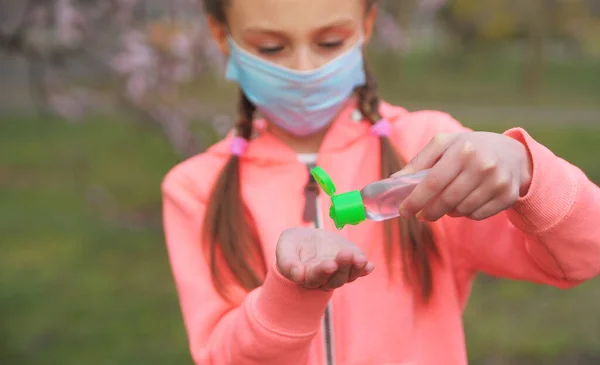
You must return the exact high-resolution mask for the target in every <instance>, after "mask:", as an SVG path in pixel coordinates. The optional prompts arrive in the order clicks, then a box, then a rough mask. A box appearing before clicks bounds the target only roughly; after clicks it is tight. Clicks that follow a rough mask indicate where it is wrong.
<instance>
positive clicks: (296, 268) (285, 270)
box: [277, 256, 305, 284]
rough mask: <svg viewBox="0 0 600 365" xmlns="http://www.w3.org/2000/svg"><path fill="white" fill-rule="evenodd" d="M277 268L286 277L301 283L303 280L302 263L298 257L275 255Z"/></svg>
mask: <svg viewBox="0 0 600 365" xmlns="http://www.w3.org/2000/svg"><path fill="white" fill-rule="evenodd" d="M277 269H278V270H279V272H280V273H281V275H283V276H284V277H285V278H286V279H288V280H291V281H293V282H295V283H298V284H301V283H303V282H304V277H305V270H304V265H303V264H302V262H300V260H299V259H298V257H292V256H287V257H277Z"/></svg>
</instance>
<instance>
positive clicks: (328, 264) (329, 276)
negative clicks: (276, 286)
mask: <svg viewBox="0 0 600 365" xmlns="http://www.w3.org/2000/svg"><path fill="white" fill-rule="evenodd" d="M276 256H277V268H278V269H279V272H280V273H281V274H282V275H283V276H285V277H286V278H288V279H290V280H291V281H293V282H295V283H297V284H299V285H301V286H303V287H305V288H307V289H322V290H332V289H335V288H339V287H341V286H342V285H344V284H346V283H351V282H353V281H354V280H356V279H358V278H359V277H362V276H366V275H368V274H370V273H371V272H372V271H373V269H374V265H373V264H372V263H370V262H369V261H368V260H367V258H366V256H365V255H364V253H363V252H362V251H361V250H360V249H359V248H358V247H357V246H356V245H355V244H353V243H352V242H350V241H348V240H346V239H345V238H343V237H341V236H339V235H337V234H335V233H332V232H328V231H325V230H322V229H308V228H294V229H289V230H286V231H285V232H283V233H282V235H281V237H280V238H279V242H278V243H277V249H276Z"/></svg>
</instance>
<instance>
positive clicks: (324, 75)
mask: <svg viewBox="0 0 600 365" xmlns="http://www.w3.org/2000/svg"><path fill="white" fill-rule="evenodd" d="M226 78H227V79H229V80H233V81H236V82H237V83H238V84H239V85H240V87H241V88H242V90H243V91H244V93H245V94H246V96H247V97H248V99H249V100H250V101H251V102H252V103H253V104H254V105H256V107H257V108H258V110H260V112H261V113H262V114H263V115H264V116H265V118H266V119H267V120H268V121H270V122H272V123H274V124H276V125H278V126H279V127H281V128H283V129H285V130H286V131H288V132H290V133H292V134H294V135H297V136H307V135H310V134H313V133H315V132H317V131H319V130H321V129H323V128H325V127H326V126H327V125H328V124H329V123H331V121H332V120H333V119H334V118H335V117H336V115H337V114H338V113H339V112H340V111H341V109H342V108H343V107H344V105H345V103H346V100H347V99H348V98H349V97H350V96H351V95H352V92H353V90H354V89H355V88H356V87H358V86H361V85H364V84H365V82H366V78H365V71H364V65H363V55H362V38H361V40H360V41H359V42H357V43H356V45H354V46H353V47H352V48H351V49H349V50H347V51H345V52H344V53H343V54H342V55H340V56H338V57H336V58H335V59H333V60H332V61H329V62H328V63H327V64H325V65H323V66H321V67H319V68H317V69H314V70H309V71H296V70H292V69H289V68H285V67H282V66H279V65H276V64H274V63H271V62H268V61H265V60H263V59H261V58H260V57H257V56H255V55H253V54H251V53H249V52H248V51H246V50H244V49H242V48H241V47H240V46H239V45H237V44H236V43H235V41H234V40H233V39H231V38H229V62H228V65H227V72H226Z"/></svg>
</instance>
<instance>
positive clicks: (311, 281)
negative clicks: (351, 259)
mask: <svg viewBox="0 0 600 365" xmlns="http://www.w3.org/2000/svg"><path fill="white" fill-rule="evenodd" d="M338 268H339V266H338V264H337V263H336V261H335V260H325V261H320V262H317V263H314V264H312V265H308V267H307V268H306V275H305V276H306V277H305V280H304V283H303V286H304V287H305V288H308V289H317V288H319V287H322V286H323V285H325V283H327V280H329V278H330V277H331V276H332V274H333V273H335V272H336V270H338Z"/></svg>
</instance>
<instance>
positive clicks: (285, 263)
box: [275, 229, 306, 283]
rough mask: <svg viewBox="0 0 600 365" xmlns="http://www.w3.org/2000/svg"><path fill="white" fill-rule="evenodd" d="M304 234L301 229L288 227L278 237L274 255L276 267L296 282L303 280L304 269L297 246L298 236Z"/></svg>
mask: <svg viewBox="0 0 600 365" xmlns="http://www.w3.org/2000/svg"><path fill="white" fill-rule="evenodd" d="M304 234H306V233H305V232H304V231H303V230H301V229H288V230H286V231H284V232H283V233H282V234H281V236H280V237H279V241H278V242H277V248H276V252H275V257H276V260H277V269H278V270H279V272H280V273H281V275H283V276H284V277H286V278H287V279H289V280H291V281H293V282H296V283H302V282H304V277H305V271H306V270H305V269H304V265H303V263H302V261H301V260H300V252H299V247H298V244H297V243H298V238H299V237H298V236H303V235H304Z"/></svg>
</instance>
